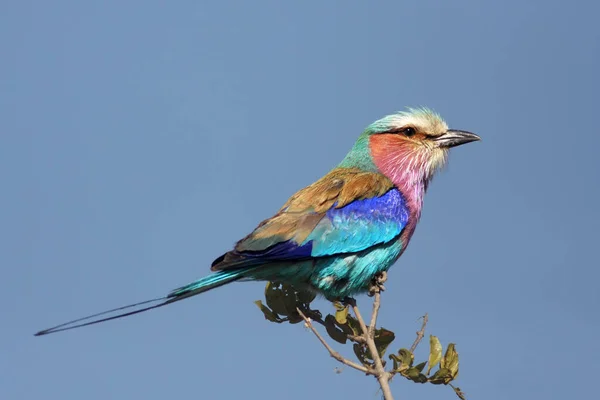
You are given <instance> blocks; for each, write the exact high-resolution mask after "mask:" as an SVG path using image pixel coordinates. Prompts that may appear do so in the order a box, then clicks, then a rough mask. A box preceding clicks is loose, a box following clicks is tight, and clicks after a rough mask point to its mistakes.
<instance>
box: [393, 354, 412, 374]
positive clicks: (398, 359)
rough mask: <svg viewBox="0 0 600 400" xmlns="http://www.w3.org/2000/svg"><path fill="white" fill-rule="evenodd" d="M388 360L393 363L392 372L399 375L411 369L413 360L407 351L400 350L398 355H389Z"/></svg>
mask: <svg viewBox="0 0 600 400" xmlns="http://www.w3.org/2000/svg"><path fill="white" fill-rule="evenodd" d="M389 358H390V360H392V361H393V362H394V371H396V372H400V373H402V371H406V370H407V369H408V368H410V367H412V364H413V359H414V357H413V355H412V353H411V352H410V351H408V350H407V349H400V351H398V355H396V354H390V356H389Z"/></svg>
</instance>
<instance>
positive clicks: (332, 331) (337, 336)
mask: <svg viewBox="0 0 600 400" xmlns="http://www.w3.org/2000/svg"><path fill="white" fill-rule="evenodd" d="M325 329H326V330H327V334H329V336H331V338H332V339H333V340H335V341H336V342H338V343H341V344H346V341H347V340H348V338H347V336H346V334H345V333H344V332H343V331H342V330H341V329H340V328H338V327H337V326H336V320H335V318H334V317H333V315H331V314H329V315H327V317H325Z"/></svg>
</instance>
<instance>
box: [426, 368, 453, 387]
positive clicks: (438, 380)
mask: <svg viewBox="0 0 600 400" xmlns="http://www.w3.org/2000/svg"><path fill="white" fill-rule="evenodd" d="M450 381H452V373H451V372H450V370H449V369H447V368H444V367H441V368H440V369H438V370H437V371H436V373H435V374H433V376H431V377H430V378H429V382H431V383H433V384H434V385H441V384H444V385H447V384H448V383H449V382H450Z"/></svg>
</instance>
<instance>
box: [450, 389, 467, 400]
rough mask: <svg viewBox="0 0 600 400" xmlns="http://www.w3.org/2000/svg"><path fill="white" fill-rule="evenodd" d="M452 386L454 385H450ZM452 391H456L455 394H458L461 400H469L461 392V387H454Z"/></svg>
mask: <svg viewBox="0 0 600 400" xmlns="http://www.w3.org/2000/svg"><path fill="white" fill-rule="evenodd" d="M450 386H452V385H450ZM452 389H454V393H456V395H457V396H458V398H459V399H460V400H467V398H466V397H465V394H464V393H463V392H462V391H461V390H460V388H459V387H454V386H452Z"/></svg>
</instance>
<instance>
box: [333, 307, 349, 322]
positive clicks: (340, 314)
mask: <svg viewBox="0 0 600 400" xmlns="http://www.w3.org/2000/svg"><path fill="white" fill-rule="evenodd" d="M336 309H337V307H336ZM335 320H336V321H337V322H338V324H340V325H346V324H347V323H348V307H343V308H342V309H337V310H336V312H335Z"/></svg>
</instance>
